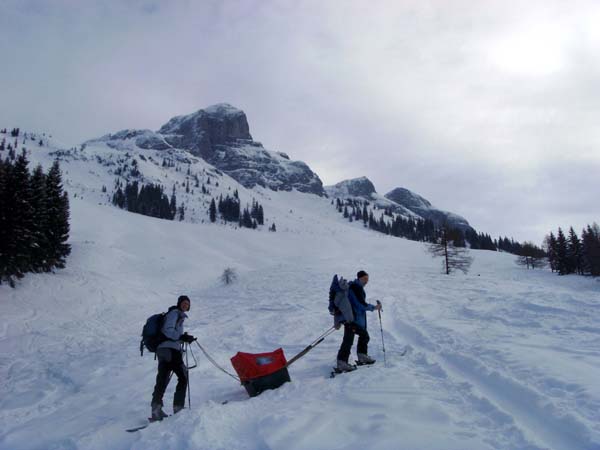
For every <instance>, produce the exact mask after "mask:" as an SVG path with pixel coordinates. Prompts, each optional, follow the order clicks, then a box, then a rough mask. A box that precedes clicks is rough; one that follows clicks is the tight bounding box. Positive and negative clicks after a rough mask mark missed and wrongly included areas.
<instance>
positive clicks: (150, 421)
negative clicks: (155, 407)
mask: <svg viewBox="0 0 600 450" xmlns="http://www.w3.org/2000/svg"><path fill="white" fill-rule="evenodd" d="M167 417H171V416H167ZM167 417H165V418H163V419H161V420H156V419H152V418H151V417H148V423H145V424H144V425H140V426H139V427H134V428H128V429H127V430H125V431H127V432H128V433H133V432H135V431H140V430H143V429H144V428H147V427H148V426H149V425H151V424H153V423H154V422H162V421H163V420H164V419H166V418H167Z"/></svg>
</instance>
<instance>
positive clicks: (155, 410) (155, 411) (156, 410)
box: [150, 404, 169, 421]
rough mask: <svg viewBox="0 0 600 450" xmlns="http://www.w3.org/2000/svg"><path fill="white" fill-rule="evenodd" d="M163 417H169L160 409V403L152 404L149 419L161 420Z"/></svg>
mask: <svg viewBox="0 0 600 450" xmlns="http://www.w3.org/2000/svg"><path fill="white" fill-rule="evenodd" d="M165 417H169V415H168V414H167V413H165V412H164V411H163V410H162V405H158V404H155V405H152V417H151V418H150V420H152V421H155V420H163V419H164V418H165Z"/></svg>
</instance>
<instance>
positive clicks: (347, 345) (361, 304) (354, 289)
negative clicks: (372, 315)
mask: <svg viewBox="0 0 600 450" xmlns="http://www.w3.org/2000/svg"><path fill="white" fill-rule="evenodd" d="M368 282H369V274H368V273H367V272H365V271H364V270H360V271H359V272H358V273H357V274H356V280H354V281H352V282H351V283H350V285H349V289H348V300H350V304H351V305H352V312H353V313H354V321H353V322H346V323H345V324H344V340H343V341H342V345H341V347H340V350H339V352H338V356H337V368H338V370H341V371H348V370H353V369H354V366H353V365H352V364H349V363H348V358H349V357H350V351H351V350H352V345H353V344H354V335H355V334H356V335H358V344H357V346H356V352H357V356H358V363H359V364H373V363H374V362H375V360H374V359H373V358H371V357H370V356H369V354H368V344H369V340H370V337H369V332H368V331H367V311H375V310H377V311H379V310H381V304H380V303H377V304H376V305H372V304H370V303H367V294H366V293H365V286H366V285H367V283H368Z"/></svg>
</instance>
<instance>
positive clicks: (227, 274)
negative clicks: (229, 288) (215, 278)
mask: <svg viewBox="0 0 600 450" xmlns="http://www.w3.org/2000/svg"><path fill="white" fill-rule="evenodd" d="M235 280H237V273H236V271H235V269H233V268H232V267H227V268H226V269H225V270H224V271H223V275H221V281H222V282H223V283H224V284H231V283H233V282H234V281H235Z"/></svg>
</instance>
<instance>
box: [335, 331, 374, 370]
mask: <svg viewBox="0 0 600 450" xmlns="http://www.w3.org/2000/svg"><path fill="white" fill-rule="evenodd" d="M355 334H356V335H358V344H357V346H356V352H357V353H365V354H367V353H368V344H369V340H370V337H369V332H368V331H367V330H365V329H364V328H362V327H359V326H358V325H356V324H353V323H352V324H344V340H343V341H342V345H341V346H340V351H339V352H338V356H337V359H338V360H341V361H345V362H348V358H349V357H350V351H351V350H352V345H353V344H354V335H355Z"/></svg>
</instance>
